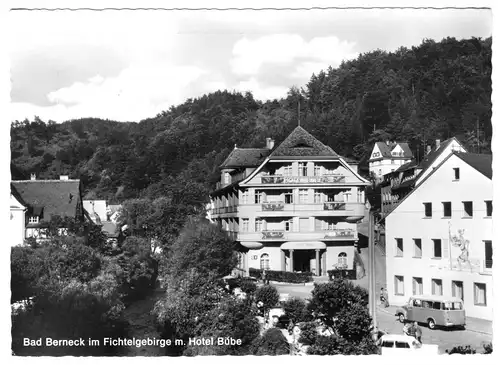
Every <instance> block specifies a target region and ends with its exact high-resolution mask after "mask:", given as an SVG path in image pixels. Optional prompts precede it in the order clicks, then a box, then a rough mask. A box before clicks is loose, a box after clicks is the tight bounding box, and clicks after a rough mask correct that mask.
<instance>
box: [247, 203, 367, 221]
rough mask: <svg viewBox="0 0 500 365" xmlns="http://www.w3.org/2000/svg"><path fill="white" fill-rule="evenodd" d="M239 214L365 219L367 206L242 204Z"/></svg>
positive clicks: (360, 204)
mask: <svg viewBox="0 0 500 365" xmlns="http://www.w3.org/2000/svg"><path fill="white" fill-rule="evenodd" d="M238 212H240V214H242V215H243V216H244V215H255V216H259V217H284V216H298V217H310V216H316V217H358V218H362V217H364V213H365V205H364V204H363V203H360V202H344V203H343V202H327V203H298V204H285V203H284V202H272V203H271V202H267V203H261V204H241V205H239V206H238Z"/></svg>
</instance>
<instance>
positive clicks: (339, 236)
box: [237, 228, 358, 242]
mask: <svg viewBox="0 0 500 365" xmlns="http://www.w3.org/2000/svg"><path fill="white" fill-rule="evenodd" d="M237 239H238V240H239V241H254V242H255V241H257V242H259V241H264V242H270V241H353V240H357V239H358V232H357V230H356V229H354V228H337V229H332V230H317V231H306V232H293V231H285V230H266V231H260V232H238V238H237Z"/></svg>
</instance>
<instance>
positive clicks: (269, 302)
mask: <svg viewBox="0 0 500 365" xmlns="http://www.w3.org/2000/svg"><path fill="white" fill-rule="evenodd" d="M279 300H280V295H279V293H278V290H277V289H276V288H275V287H274V286H271V285H264V286H261V287H259V288H258V289H257V291H256V292H255V302H256V303H257V305H258V306H259V303H262V305H261V306H260V307H261V308H262V310H263V311H264V314H266V313H267V311H269V310H270V309H271V308H273V307H274V306H276V304H278V302H279Z"/></svg>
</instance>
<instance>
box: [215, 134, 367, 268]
mask: <svg viewBox="0 0 500 365" xmlns="http://www.w3.org/2000/svg"><path fill="white" fill-rule="evenodd" d="M368 184H369V182H368V181H367V180H365V179H363V178H362V177H361V176H359V174H358V173H357V164H356V163H355V162H354V161H349V160H346V159H344V158H343V157H342V156H339V155H338V154H337V153H335V151H333V150H332V149H331V148H330V147H328V146H326V145H324V144H323V143H321V142H320V141H318V140H317V139H316V138H314V137H313V136H312V135H310V134H309V133H308V132H306V131H305V130H304V129H303V128H301V127H297V128H296V129H295V130H294V131H293V132H292V133H291V134H290V135H289V136H288V137H287V138H286V139H285V140H284V141H283V142H282V143H281V144H280V145H279V146H277V147H276V148H275V147H274V142H273V141H272V140H270V139H268V140H267V141H266V148H263V149H240V148H235V149H234V150H233V151H232V152H231V154H230V155H229V156H228V158H227V159H226V161H224V163H223V164H222V165H221V181H220V182H219V183H218V186H217V189H216V191H214V192H213V193H212V194H211V199H212V206H213V211H212V212H211V215H210V216H211V219H213V220H214V221H215V222H217V223H219V224H220V225H221V226H222V228H223V229H224V230H226V231H227V232H228V234H229V235H230V236H231V237H232V238H233V239H234V240H235V241H236V242H238V244H239V248H240V252H241V256H240V258H241V260H240V268H241V269H243V270H246V271H247V272H248V269H249V268H256V269H264V268H266V269H270V270H282V271H294V272H313V273H314V274H315V275H326V272H327V270H331V269H335V268H342V269H352V268H353V259H354V244H355V242H357V240H358V234H357V229H356V222H357V221H359V220H361V219H362V218H363V216H364V203H365V198H364V187H365V186H367V185H368Z"/></svg>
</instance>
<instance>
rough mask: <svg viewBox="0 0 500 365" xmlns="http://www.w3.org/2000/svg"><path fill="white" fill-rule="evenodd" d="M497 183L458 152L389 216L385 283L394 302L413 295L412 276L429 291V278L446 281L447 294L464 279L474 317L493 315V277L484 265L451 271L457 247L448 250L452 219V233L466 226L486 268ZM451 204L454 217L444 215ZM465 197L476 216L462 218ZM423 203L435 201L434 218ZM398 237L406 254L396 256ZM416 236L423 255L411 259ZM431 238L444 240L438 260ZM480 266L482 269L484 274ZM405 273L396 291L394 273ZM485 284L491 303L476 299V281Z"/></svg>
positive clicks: (472, 253)
mask: <svg viewBox="0 0 500 365" xmlns="http://www.w3.org/2000/svg"><path fill="white" fill-rule="evenodd" d="M454 167H458V168H460V180H459V181H453V180H454V171H453V168H454ZM492 195H493V184H492V181H491V180H490V179H488V178H487V177H485V176H484V175H482V174H481V173H480V172H478V171H476V170H475V169H474V168H472V167H470V166H469V165H468V164H466V163H465V162H464V161H462V160H461V159H460V158H458V157H457V156H454V155H453V156H451V157H450V158H449V159H448V160H447V161H446V163H444V164H443V165H442V166H441V167H440V168H439V170H438V171H436V172H435V173H434V174H433V175H432V176H430V177H429V179H427V180H426V181H424V182H423V183H422V185H420V186H418V187H417V188H416V189H415V190H414V191H413V193H412V194H411V195H409V196H408V197H407V198H406V199H405V200H403V201H402V202H401V204H400V205H399V206H398V207H397V208H396V209H395V210H394V211H393V212H392V213H391V214H390V215H389V216H388V217H387V218H386V266H387V288H388V291H389V301H390V303H391V304H395V305H400V304H402V303H404V302H406V301H407V299H408V298H409V296H411V295H412V278H413V277H422V278H423V290H424V293H423V294H429V295H430V294H431V279H432V278H436V279H442V280H443V291H444V293H443V294H444V295H450V296H451V294H452V292H451V281H452V280H458V281H463V282H464V296H465V298H464V304H465V309H466V313H467V315H468V316H471V317H478V318H483V319H489V320H491V319H492V314H493V310H492V299H493V297H492V290H493V286H492V276H491V273H488V272H487V271H485V270H481V268H478V270H474V271H476V272H472V273H471V272H470V270H468V267H465V268H466V270H463V271H458V270H450V264H451V265H452V266H454V267H455V268H456V266H457V258H458V255H459V252H460V251H459V249H458V248H455V247H451V250H450V253H451V259H450V255H447V252H446V251H447V250H446V249H445V247H444V246H447V247H448V245H447V243H448V241H447V240H448V239H449V224H451V229H452V234H454V235H455V234H457V230H458V229H464V230H465V232H464V237H465V238H466V239H468V240H469V241H470V245H469V258H470V261H471V262H472V263H473V264H474V265H475V264H476V263H477V264H478V265H479V266H481V267H482V265H483V260H484V242H483V241H484V240H493V232H492V227H493V226H492V219H491V218H486V217H485V215H486V211H485V210H486V207H485V203H484V201H485V200H492ZM448 201H449V202H451V203H452V217H451V218H443V207H442V202H448ZM462 201H473V205H474V206H473V209H474V212H473V213H474V214H473V217H472V218H463V204H462ZM424 202H432V204H433V206H432V210H433V214H432V218H424V206H423V203H424ZM396 238H402V239H403V247H404V252H403V257H395V253H396V243H395V242H396ZM413 238H420V239H421V240H422V258H413V254H414V251H413V249H414V243H413ZM432 239H441V240H442V245H443V254H442V256H443V257H442V258H441V259H434V258H432V256H433V242H432ZM481 271H483V272H482V273H481ZM395 275H401V276H404V295H402V296H397V295H395V293H394V276H395ZM474 282H477V283H486V289H487V306H478V305H475V304H474V296H473V291H474V287H473V283H474Z"/></svg>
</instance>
